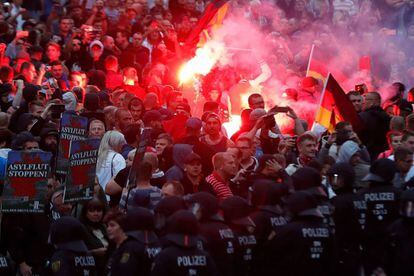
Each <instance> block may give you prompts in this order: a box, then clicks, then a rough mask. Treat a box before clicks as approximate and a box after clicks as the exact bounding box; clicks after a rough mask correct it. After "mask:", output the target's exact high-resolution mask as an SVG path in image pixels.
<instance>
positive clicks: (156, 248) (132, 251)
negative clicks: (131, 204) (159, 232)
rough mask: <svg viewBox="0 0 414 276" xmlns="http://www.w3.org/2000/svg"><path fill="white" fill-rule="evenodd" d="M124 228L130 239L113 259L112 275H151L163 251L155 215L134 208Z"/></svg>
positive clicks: (118, 249) (115, 253) (122, 245)
mask: <svg viewBox="0 0 414 276" xmlns="http://www.w3.org/2000/svg"><path fill="white" fill-rule="evenodd" d="M122 228H123V230H124V232H125V234H126V235H127V236H128V238H127V239H126V240H125V241H124V242H123V243H122V244H121V245H120V246H119V247H118V248H117V249H116V251H115V252H114V253H113V255H112V257H111V260H110V261H111V269H110V275H150V273H151V267H152V264H153V262H154V259H155V257H156V256H157V254H158V253H159V252H160V251H161V246H160V243H159V242H158V238H157V236H156V235H155V232H154V228H155V227H154V216H153V214H152V213H151V212H150V211H149V210H147V209H145V208H141V207H137V208H134V209H133V210H130V211H129V212H128V214H127V215H126V219H125V223H124V225H123V226H122Z"/></svg>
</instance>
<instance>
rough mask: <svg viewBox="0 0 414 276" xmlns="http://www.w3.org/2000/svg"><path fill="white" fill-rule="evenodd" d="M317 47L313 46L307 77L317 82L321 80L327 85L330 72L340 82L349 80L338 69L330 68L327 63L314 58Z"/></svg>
mask: <svg viewBox="0 0 414 276" xmlns="http://www.w3.org/2000/svg"><path fill="white" fill-rule="evenodd" d="M314 51H315V45H312V49H311V53H310V56H309V62H308V68H307V70H306V76H307V77H314V78H315V79H317V80H320V81H321V82H322V83H325V81H326V79H327V77H328V74H329V72H331V73H333V74H335V76H336V78H337V79H338V81H340V82H344V81H346V80H347V76H346V75H345V74H344V73H343V72H341V71H340V70H338V69H336V68H330V67H328V65H327V63H326V62H323V61H321V60H318V59H317V58H315V56H314Z"/></svg>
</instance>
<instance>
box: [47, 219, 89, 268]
mask: <svg viewBox="0 0 414 276" xmlns="http://www.w3.org/2000/svg"><path fill="white" fill-rule="evenodd" d="M84 237H85V230H84V228H83V225H82V224H81V223H80V222H79V221H78V220H77V219H76V218H73V217H62V218H60V219H58V220H56V221H55V222H54V223H53V224H52V226H51V228H50V241H51V243H52V244H53V245H54V246H55V248H56V250H55V252H54V253H53V256H52V258H51V259H50V270H51V275H85V276H86V275H96V268H95V259H94V258H93V256H92V255H91V254H89V253H88V249H87V248H86V245H85V243H84V241H83V239H84Z"/></svg>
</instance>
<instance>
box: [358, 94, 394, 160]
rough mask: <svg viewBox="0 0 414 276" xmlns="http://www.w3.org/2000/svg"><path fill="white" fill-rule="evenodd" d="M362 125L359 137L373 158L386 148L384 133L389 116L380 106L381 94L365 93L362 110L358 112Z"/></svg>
mask: <svg viewBox="0 0 414 276" xmlns="http://www.w3.org/2000/svg"><path fill="white" fill-rule="evenodd" d="M359 117H360V118H361V120H362V122H363V124H364V127H363V129H362V130H361V131H360V132H359V133H358V136H359V138H360V139H361V141H362V144H364V145H365V146H366V147H367V149H368V152H369V154H370V156H371V160H375V159H376V158H377V156H378V155H379V154H380V153H381V152H383V151H385V150H387V149H388V145H387V138H386V134H387V132H388V131H389V125H390V117H389V116H388V114H387V113H386V112H385V111H384V109H382V108H381V95H380V94H379V93H378V92H370V93H367V94H365V101H364V110H363V111H362V112H360V113H359Z"/></svg>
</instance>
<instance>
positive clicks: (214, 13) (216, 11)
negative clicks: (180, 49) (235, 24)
mask: <svg viewBox="0 0 414 276" xmlns="http://www.w3.org/2000/svg"><path fill="white" fill-rule="evenodd" d="M228 8H229V0H213V1H211V2H210V4H208V5H207V7H206V9H205V11H204V13H203V16H202V17H201V18H200V20H199V21H198V23H197V26H196V27H195V28H194V29H193V30H192V32H191V33H190V34H189V35H188V37H187V39H186V41H185V45H186V46H187V47H188V48H194V47H195V46H197V47H202V46H203V45H204V44H205V43H206V42H207V41H208V40H210V34H211V33H212V32H213V31H214V30H216V29H217V28H219V27H220V26H221V25H222V24H223V20H224V17H225V16H226V14H227V10H228Z"/></svg>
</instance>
